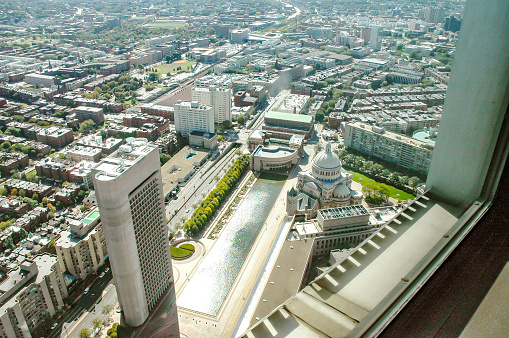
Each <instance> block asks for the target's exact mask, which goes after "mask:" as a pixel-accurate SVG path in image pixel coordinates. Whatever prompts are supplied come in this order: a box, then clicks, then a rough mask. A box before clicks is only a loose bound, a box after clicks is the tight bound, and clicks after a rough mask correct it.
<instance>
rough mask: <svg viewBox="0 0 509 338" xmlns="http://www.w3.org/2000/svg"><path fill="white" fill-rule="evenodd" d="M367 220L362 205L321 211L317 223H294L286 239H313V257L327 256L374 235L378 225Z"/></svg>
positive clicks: (366, 214)
mask: <svg viewBox="0 0 509 338" xmlns="http://www.w3.org/2000/svg"><path fill="white" fill-rule="evenodd" d="M370 218H371V215H370V213H369V211H368V210H367V209H366V208H365V207H364V206H363V205H362V204H360V205H351V206H344V207H336V208H329V209H320V210H318V213H317V219H316V220H310V221H307V222H295V223H294V224H293V225H292V228H291V230H290V234H289V236H288V238H291V239H292V240H293V241H295V240H313V241H314V242H313V255H314V256H320V255H328V254H329V253H330V251H331V250H334V249H340V248H349V247H353V246H355V245H356V244H359V243H361V242H362V241H363V240H365V239H366V238H368V237H369V236H370V235H371V234H372V233H373V232H375V231H376V230H377V228H378V224H377V222H371V221H370Z"/></svg>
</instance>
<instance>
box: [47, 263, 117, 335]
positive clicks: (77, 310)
mask: <svg viewBox="0 0 509 338" xmlns="http://www.w3.org/2000/svg"><path fill="white" fill-rule="evenodd" d="M112 279H113V276H112V274H111V269H110V270H109V271H108V272H107V273H105V275H104V277H102V278H99V277H98V278H97V280H96V281H95V282H94V283H93V284H92V285H90V290H89V291H88V293H87V294H86V295H85V294H83V295H82V296H81V297H80V298H79V300H78V301H77V302H75V303H74V305H73V306H72V307H71V308H70V309H68V310H67V312H66V313H65V314H64V315H63V317H62V319H60V320H59V324H58V326H57V327H56V328H55V329H54V330H53V331H51V333H50V334H49V335H48V338H55V337H60V336H61V332H62V331H64V332H65V328H63V327H62V325H63V324H66V325H65V326H66V329H67V330H69V329H70V327H69V323H72V322H73V321H75V320H77V319H78V318H79V317H80V316H81V315H82V314H83V313H85V312H86V311H88V310H89V309H90V308H91V307H92V306H93V305H94V304H95V303H97V302H98V301H99V300H100V298H101V296H102V292H103V291H104V289H105V288H106V287H107V286H108V284H110V282H111V283H113V281H112ZM115 300H116V299H115ZM64 337H65V335H64Z"/></svg>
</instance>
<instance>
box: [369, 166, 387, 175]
mask: <svg viewBox="0 0 509 338" xmlns="http://www.w3.org/2000/svg"><path fill="white" fill-rule="evenodd" d="M383 170H384V167H382V165H381V164H378V163H375V164H373V167H372V168H371V172H372V173H373V174H374V175H380V174H381V173H382V171H383Z"/></svg>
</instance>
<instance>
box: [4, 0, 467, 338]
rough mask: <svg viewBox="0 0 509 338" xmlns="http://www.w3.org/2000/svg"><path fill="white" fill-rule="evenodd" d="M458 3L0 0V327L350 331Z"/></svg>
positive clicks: (457, 21)
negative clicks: (362, 279)
mask: <svg viewBox="0 0 509 338" xmlns="http://www.w3.org/2000/svg"><path fill="white" fill-rule="evenodd" d="M464 7H465V2H464V1H449V0H447V1H445V0H444V1H433V0H430V1H409V0H395V1H389V2H377V1H361V0H349V1H342V0H338V1H329V0H320V1H317V0H293V1H288V2H281V1H276V0H261V1H256V2H247V1H209V0H201V1H189V0H186V1H169V0H134V1H125V0H103V1H82V0H54V1H46V0H31V1H21V0H12V1H0V36H1V39H0V148H1V149H0V170H1V179H0V236H1V238H0V249H1V255H0V306H1V309H0V337H8V338H11V337H49V338H55V337H79V338H86V337H109V338H113V337H190V338H192V337H272V336H275V335H278V336H295V337H328V336H329V337H345V336H347V335H349V334H351V332H355V329H356V326H357V325H358V324H359V322H361V321H362V320H363V319H364V318H366V316H368V315H369V312H370V311H371V310H372V309H373V308H375V306H376V305H377V304H378V302H379V301H380V300H381V299H382V298H383V297H382V296H379V295H378V294H376V295H375V294H374V291H373V292H372V291H367V292H366V296H365V297H368V295H369V296H370V297H371V298H370V300H369V301H360V300H359V299H360V298H355V297H354V296H352V295H354V294H355V293H356V292H357V291H356V285H354V284H359V285H360V284H362V283H360V282H357V283H355V281H356V280H357V279H356V278H357V277H358V276H360V275H361V274H365V275H369V276H377V275H378V274H379V271H377V270H376V268H377V267H376V266H375V264H371V265H369V266H366V262H367V261H369V262H370V263H371V262H375V261H376V260H377V258H379V256H378V255H380V254H381V253H382V252H383V251H388V252H389V250H390V246H391V244H392V243H394V242H396V241H397V240H398V238H400V237H402V236H406V235H407V234H410V233H411V232H412V231H413V228H412V224H413V223H415V220H414V218H413V217H411V216H409V213H419V212H420V210H421V209H422V208H426V207H427V206H428V204H427V203H428V202H427V198H426V197H425V196H423V194H425V192H426V186H425V182H426V177H427V173H428V169H429V168H430V162H431V158H432V154H433V150H434V147H435V140H436V138H437V135H438V133H439V132H440V119H441V115H442V110H443V106H444V100H445V98H446V93H447V88H448V82H449V77H450V74H451V67H452V65H453V63H454V56H455V50H456V44H457V42H458V35H459V34H460V28H461V23H462V18H463V12H464ZM417 227H418V225H417V224H415V228H416V229H417ZM380 261H382V260H380ZM409 261H410V260H409ZM380 264H386V263H383V262H381V263H380ZM379 266H380V265H379ZM379 266H378V267H379ZM373 278H374V277H373ZM400 280H401V279H400V278H398V281H397V282H399V281H400ZM387 285H388V284H387ZM387 285H386V284H384V283H380V288H383V287H387V288H388V286H387ZM388 290H389V289H388ZM387 292H388V291H387ZM384 295H385V294H384ZM377 297H379V298H377ZM310 309H313V311H316V313H320V315H317V314H315V315H311V314H310V312H311V311H310ZM352 336H355V335H352Z"/></svg>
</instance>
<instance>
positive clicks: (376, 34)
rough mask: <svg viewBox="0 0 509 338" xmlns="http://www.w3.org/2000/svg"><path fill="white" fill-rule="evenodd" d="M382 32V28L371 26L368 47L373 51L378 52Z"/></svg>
mask: <svg viewBox="0 0 509 338" xmlns="http://www.w3.org/2000/svg"><path fill="white" fill-rule="evenodd" d="M381 30H382V27H380V26H372V27H371V32H370V37H369V47H371V48H372V49H373V50H374V51H379V50H380V47H381V40H380V31H381Z"/></svg>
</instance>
